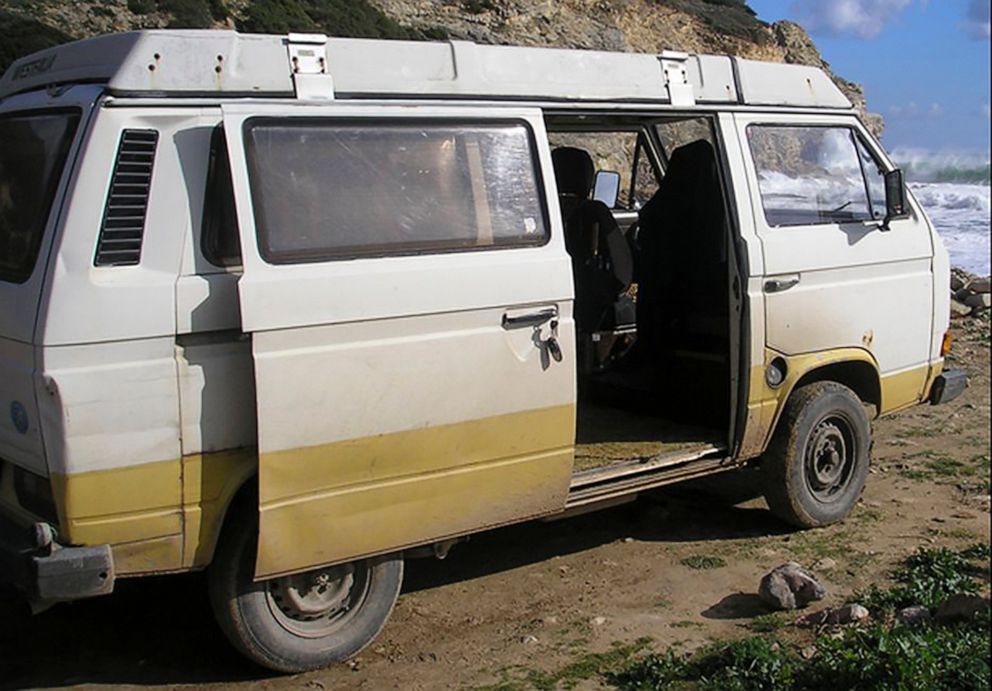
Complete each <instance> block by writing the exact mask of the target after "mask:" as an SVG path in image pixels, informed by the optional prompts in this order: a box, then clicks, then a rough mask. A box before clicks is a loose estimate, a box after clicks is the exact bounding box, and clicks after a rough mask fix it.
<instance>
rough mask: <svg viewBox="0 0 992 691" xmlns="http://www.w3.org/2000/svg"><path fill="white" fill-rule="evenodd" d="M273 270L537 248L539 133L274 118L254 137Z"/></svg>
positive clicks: (250, 151) (544, 231)
mask: <svg viewBox="0 0 992 691" xmlns="http://www.w3.org/2000/svg"><path fill="white" fill-rule="evenodd" d="M245 142H246V144H245V146H246V153H247V159H248V174H249V182H250V187H251V193H252V202H253V204H254V212H255V225H256V227H257V232H258V245H259V251H260V252H261V254H262V257H263V258H264V259H265V260H266V261H268V262H271V263H275V264H287V263H298V262H312V261H322V260H328V259H341V258H355V257H370V256H382V255H391V254H411V253H420V252H449V251H459V250H472V249H486V248H494V247H506V246H521V245H539V244H543V243H544V242H545V241H546V240H547V237H548V228H547V221H546V214H545V213H544V205H543V202H542V198H541V196H540V192H539V190H540V184H539V175H538V172H537V167H536V165H535V158H536V157H535V155H534V147H533V142H532V137H531V135H530V131H529V129H528V128H527V127H526V126H525V125H523V124H521V123H517V122H501V123H458V124H456V123H444V124H440V123H425V122H420V121H417V122H396V121H392V122H382V121H378V122H369V121H363V122H361V123H348V122H342V121H340V120H329V119H325V120H317V119H307V120H303V119H299V120H285V119H282V120H280V119H269V118H258V119H254V120H252V121H249V123H248V125H247V127H246V133H245Z"/></svg>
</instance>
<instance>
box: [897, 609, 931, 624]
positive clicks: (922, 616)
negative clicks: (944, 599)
mask: <svg viewBox="0 0 992 691" xmlns="http://www.w3.org/2000/svg"><path fill="white" fill-rule="evenodd" d="M932 618H933V617H932V616H931V614H930V609H929V608H927V607H924V606H923V605H913V606H912V607H903V608H902V609H901V610H899V612H898V613H897V614H896V621H898V622H899V623H900V624H905V625H906V626H918V625H920V624H924V623H926V622H928V621H930V619H932Z"/></svg>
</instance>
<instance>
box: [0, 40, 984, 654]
mask: <svg viewBox="0 0 992 691" xmlns="http://www.w3.org/2000/svg"><path fill="white" fill-rule="evenodd" d="M948 271H949V270H948V259H947V255H946V253H945V251H944V249H943V247H942V246H941V242H940V239H939V238H938V237H937V235H936V234H935V232H934V230H933V227H932V225H931V224H930V222H929V220H928V219H927V217H926V214H924V212H923V210H922V209H921V208H920V207H919V205H918V204H917V202H916V201H915V200H914V199H913V198H912V196H911V195H910V194H909V193H908V192H907V191H906V189H905V188H904V186H903V183H902V176H901V173H900V171H898V170H897V169H895V168H894V167H893V165H892V162H891V161H890V159H889V158H888V157H887V156H886V155H885V152H884V151H883V150H882V149H881V147H880V146H879V144H878V142H877V141H876V140H875V139H874V138H873V137H872V135H871V134H870V133H869V132H868V131H867V130H866V129H865V126H864V124H863V123H862V122H861V121H860V120H859V119H858V117H857V114H856V112H855V111H854V109H853V108H852V107H851V104H850V103H849V102H848V100H847V98H845V96H844V95H843V94H842V93H841V92H840V91H839V90H838V89H837V87H836V86H835V85H834V84H833V82H832V81H831V80H830V79H829V78H828V77H827V76H826V75H825V74H824V73H823V72H822V71H820V70H818V69H814V68H811V67H804V66H796V65H781V64H769V63H761V62H754V61H749V60H743V59H738V58H733V57H726V56H708V55H688V54H682V53H662V54H660V55H643V54H616V53H604V52H585V51H570V50H547V49H535V48H512V47H495V46H481V45H475V44H472V43H467V42H458V41H452V42H448V43H415V42H391V41H373V40H348V39H327V38H325V37H323V36H315V35H290V36H288V37H279V36H262V35H239V34H236V33H232V32H223V31H148V32H135V33H126V34H119V35H111V36H105V37H101V38H96V39H92V40H87V41H80V42H77V43H72V44H69V45H64V46H60V47H58V48H53V49H51V50H47V51H43V52H40V53H36V54H34V55H31V56H29V57H26V58H23V59H21V60H19V61H18V62H16V63H15V64H14V65H13V66H12V67H11V68H10V69H9V70H8V71H7V72H6V74H4V76H3V78H2V80H0V411H2V415H0V578H2V579H3V580H5V581H9V582H12V583H14V584H15V585H17V586H18V587H19V588H20V589H22V590H23V591H24V593H25V594H26V596H27V597H29V598H30V599H32V600H33V601H34V602H35V603H36V604H38V605H44V604H47V603H51V602H57V601H65V600H72V599H77V598H83V597H89V596H94V595H101V594H105V593H109V592H111V590H112V589H113V586H114V582H115V580H116V579H119V578H127V577H131V576H138V575H142V574H159V573H168V572H181V571H189V570H195V569H208V570H209V583H210V589H211V597H212V601H213V605H214V609H215V611H216V614H217V617H218V619H219V621H220V623H221V625H222V627H223V628H224V630H225V632H226V633H227V635H228V636H229V637H230V638H231V640H232V642H233V643H234V644H235V645H236V646H237V647H238V648H239V649H240V650H241V651H242V652H244V653H245V654H247V655H248V656H249V657H251V658H252V659H254V660H256V661H257V662H259V663H261V664H263V665H267V666H268V667H271V668H272V669H276V670H282V671H293V670H302V669H308V668H313V667H317V666H321V665H325V664H328V663H331V662H334V661H338V660H342V659H344V658H347V657H348V656H350V655H353V654H355V653H356V652H357V651H358V650H360V649H361V648H362V647H363V646H365V645H366V644H368V643H369V641H371V640H372V639H373V638H374V636H375V635H376V634H377V633H378V631H379V630H380V629H381V627H382V626H383V625H384V623H385V621H386V619H387V618H388V616H389V613H390V611H391V609H392V606H393V603H394V601H395V600H396V597H397V594H398V593H399V591H400V585H401V580H402V574H403V560H404V558H410V557H412V556H419V555H424V554H427V555H429V554H436V555H439V556H440V555H444V554H445V553H446V552H447V550H448V549H449V548H450V546H451V545H452V544H453V543H454V542H456V541H457V540H459V539H460V538H462V537H464V536H466V535H469V534H470V533H474V532H477V531H481V530H485V529H488V528H493V527H495V526H500V525H505V524H509V523H513V522H517V521H525V520H528V519H532V518H535V517H547V516H554V515H561V514H564V513H566V512H569V511H578V510H587V509H589V508H591V507H594V506H596V505H598V504H608V503H615V502H617V501H619V500H621V499H624V498H630V497H634V496H636V495H637V493H639V492H643V491H645V490H649V489H652V488H655V487H658V486H661V485H664V484H667V483H672V482H675V481H678V480H683V479H687V478H693V477H699V476H702V475H706V474H709V473H716V472H722V471H726V470H728V469H732V468H736V467H739V466H741V465H743V464H745V463H752V462H753V463H760V465H761V467H762V468H763V470H764V476H765V483H766V495H767V499H768V503H769V505H770V507H771V509H772V510H773V511H774V512H776V513H777V514H778V515H780V516H781V517H782V518H783V519H785V520H787V521H789V522H791V523H793V524H795V525H797V526H801V527H815V526H821V525H825V524H829V523H832V522H835V521H839V520H841V519H843V518H844V517H845V516H846V515H847V514H848V513H849V512H850V511H851V509H852V507H853V506H854V505H855V502H856V500H857V498H858V496H859V494H860V493H861V490H862V487H863V486H864V483H865V478H866V476H867V472H868V463H869V450H870V446H871V424H870V420H871V418H872V417H874V416H877V415H884V414H887V413H891V412H892V411H896V410H899V409H902V408H906V407H907V406H913V405H916V404H919V403H921V402H930V403H939V402H941V401H944V400H948V399H950V398H953V397H954V396H956V395H957V394H959V393H960V391H961V390H962V389H963V388H964V386H965V385H966V380H965V378H964V377H963V375H962V374H961V373H959V372H949V371H944V370H943V358H944V355H945V354H946V352H947V349H948V347H949V340H948V337H947V328H948V312H949V306H948V288H947V286H948Z"/></svg>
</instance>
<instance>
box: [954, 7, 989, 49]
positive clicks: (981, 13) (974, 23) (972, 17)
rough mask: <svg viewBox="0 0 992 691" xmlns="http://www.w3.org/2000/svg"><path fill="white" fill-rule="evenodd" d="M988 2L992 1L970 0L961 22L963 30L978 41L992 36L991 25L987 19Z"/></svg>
mask: <svg viewBox="0 0 992 691" xmlns="http://www.w3.org/2000/svg"><path fill="white" fill-rule="evenodd" d="M990 4H992V3H990V2H989V0H970V1H969V2H968V14H967V16H966V18H965V21H964V22H962V23H961V28H962V29H963V30H964V32H965V33H966V34H968V35H969V36H971V37H972V38H974V39H977V40H979V41H982V40H985V41H987V40H989V37H990V36H992V25H990V21H989V15H990Z"/></svg>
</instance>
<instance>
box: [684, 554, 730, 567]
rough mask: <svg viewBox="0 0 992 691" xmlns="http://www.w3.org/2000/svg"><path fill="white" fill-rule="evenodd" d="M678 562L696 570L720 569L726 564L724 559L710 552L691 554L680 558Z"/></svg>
mask: <svg viewBox="0 0 992 691" xmlns="http://www.w3.org/2000/svg"><path fill="white" fill-rule="evenodd" d="M680 563H681V564H682V565H683V566H688V567H689V568H690V569H697V570H706V569H722V568H723V567H724V566H726V565H727V562H726V560H725V559H723V558H722V557H717V556H713V555H711V554H693V555H692V556H688V557H686V558H685V559H682V560H681V561H680Z"/></svg>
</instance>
